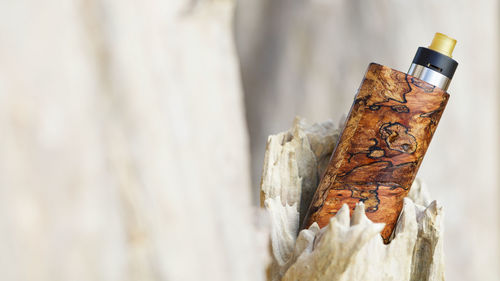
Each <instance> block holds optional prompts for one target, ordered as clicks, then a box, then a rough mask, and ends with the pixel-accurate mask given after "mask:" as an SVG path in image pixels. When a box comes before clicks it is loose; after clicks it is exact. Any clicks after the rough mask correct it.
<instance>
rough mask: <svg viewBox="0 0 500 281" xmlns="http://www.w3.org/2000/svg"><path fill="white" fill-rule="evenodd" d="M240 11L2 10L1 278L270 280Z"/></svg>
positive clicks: (138, 4)
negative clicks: (253, 176)
mask: <svg viewBox="0 0 500 281" xmlns="http://www.w3.org/2000/svg"><path fill="white" fill-rule="evenodd" d="M233 4H234V3H233V2H232V1H222V0H219V1H187V0H186V1H184V0H181V1H148V0H146V1H129V0H125V1H121V0H120V1H115V0H103V1H99V0H90V1H74V0H73V1H55V0H49V1H43V2H40V1H30V0H19V1H14V2H13V1H2V2H1V3H0V62H1V63H0V132H1V137H0V141H1V145H0V155H1V157H0V208H1V211H0V241H1V243H0V279H1V280H6V281H10V280H27V281H28V280H30V281H31V280H38V281H57V280H61V281H68V280H73V281H78V280H95V281H97V280H106V281H111V280H120V281H123V280H140V281H147V280H193V281H194V280H197V281H198V280H214V281H215V280H216V281H221V280H227V281H234V280H248V281H255V280H263V279H264V266H263V264H262V262H261V261H262V260H261V258H262V257H263V254H261V253H266V249H267V246H266V243H259V237H260V236H259V233H258V232H257V230H256V227H255V226H254V220H253V215H252V214H253V211H252V206H251V202H250V199H249V198H250V195H249V172H248V170H249V159H248V141H247V138H248V136H247V132H246V124H245V119H244V114H243V100H242V92H241V87H240V79H239V70H238V62H237V58H236V55H235V49H234V44H233V39H232V38H233V37H232V17H233ZM263 235H265V234H263ZM262 241H263V242H265V240H262ZM243 253H244V254H243Z"/></svg>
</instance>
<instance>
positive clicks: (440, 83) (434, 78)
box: [408, 63, 451, 91]
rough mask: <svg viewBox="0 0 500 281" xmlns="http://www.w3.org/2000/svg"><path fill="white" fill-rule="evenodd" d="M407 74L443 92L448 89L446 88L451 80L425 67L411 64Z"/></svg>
mask: <svg viewBox="0 0 500 281" xmlns="http://www.w3.org/2000/svg"><path fill="white" fill-rule="evenodd" d="M408 74H409V75H411V76H413V77H416V78H418V79H420V80H423V81H425V82H427V83H429V84H431V85H434V86H436V87H439V88H441V89H442V90H443V91H446V90H447V89H448V86H449V85H450V82H451V79H450V78H448V77H446V76H444V75H443V74H441V73H439V72H437V71H435V70H432V69H431V68H428V67H426V66H423V65H420V64H415V63H412V64H411V66H410V69H409V70H408Z"/></svg>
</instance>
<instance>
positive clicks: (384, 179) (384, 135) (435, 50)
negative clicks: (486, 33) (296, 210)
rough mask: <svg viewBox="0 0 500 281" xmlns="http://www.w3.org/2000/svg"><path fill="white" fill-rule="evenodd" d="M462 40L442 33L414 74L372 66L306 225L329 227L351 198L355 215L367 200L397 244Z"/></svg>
mask: <svg viewBox="0 0 500 281" xmlns="http://www.w3.org/2000/svg"><path fill="white" fill-rule="evenodd" d="M455 44H456V40H454V39H452V38H449V37H448V36H446V35H444V34H441V33H436V35H435V36H434V39H433V41H432V43H431V45H430V46H429V48H423V47H420V48H418V50H417V53H416V55H415V58H414V59H413V63H412V64H411V67H410V70H409V71H408V73H403V72H400V71H397V70H394V69H391V68H389V67H386V66H383V65H379V64H375V63H372V64H370V65H369V66H368V70H367V72H366V75H365V77H364V79H363V81H362V83H361V86H360V88H359V90H358V93H357V95H356V97H355V100H354V103H353V105H352V107H351V110H350V112H349V116H348V117H347V120H346V123H345V126H344V128H343V131H342V134H341V136H340V138H339V141H338V143H337V145H336V148H335V150H334V152H333V154H332V156H331V159H330V162H329V164H328V167H327V168H326V170H325V173H324V175H323V177H322V179H321V181H320V184H319V186H318V188H317V190H316V193H315V194H314V197H313V199H312V202H311V205H310V207H309V210H308V212H307V214H306V217H305V219H304V227H309V226H310V225H311V224H312V223H313V222H317V223H318V225H319V226H320V227H323V226H325V225H327V224H328V222H329V220H330V217H332V216H334V215H335V214H336V213H337V211H338V210H339V209H340V208H341V207H342V205H343V204H344V203H345V204H347V205H348V206H349V207H350V209H351V212H352V211H353V210H354V207H355V205H356V203H358V202H363V203H364V204H365V210H366V215H367V217H368V218H370V219H371V220H372V221H374V222H381V223H385V228H384V229H383V230H382V233H381V234H382V238H383V239H384V242H385V243H388V242H389V239H390V236H391V234H392V231H393V228H394V225H395V224H396V221H397V219H398V216H399V213H400V211H401V209H402V207H403V198H404V197H405V196H406V195H407V194H408V192H409V189H410V187H411V184H412V182H413V180H414V179H415V175H416V174H417V171H418V168H419V166H420V164H421V163H422V159H423V157H424V155H425V152H426V150H427V147H428V146H429V143H430V141H431V138H432V135H433V134H434V131H435V130H436V126H437V124H438V122H439V119H440V118H441V114H442V113H443V110H444V108H445V106H446V103H447V101H448V98H449V94H448V93H446V90H447V88H448V85H449V84H450V81H451V79H452V77H453V74H454V72H455V69H456V68H457V65H458V63H457V62H456V61H455V60H453V59H452V58H451V53H452V52H453V48H454V47H455Z"/></svg>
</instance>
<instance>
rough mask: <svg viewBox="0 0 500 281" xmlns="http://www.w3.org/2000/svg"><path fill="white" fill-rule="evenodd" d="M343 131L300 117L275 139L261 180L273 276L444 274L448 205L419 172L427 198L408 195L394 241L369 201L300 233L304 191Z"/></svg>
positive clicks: (355, 279) (419, 188) (418, 189)
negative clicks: (386, 239) (431, 195)
mask: <svg viewBox="0 0 500 281" xmlns="http://www.w3.org/2000/svg"><path fill="white" fill-rule="evenodd" d="M318 128H322V129H321V130H318ZM337 138H338V129H336V128H335V126H334V125H333V124H332V123H331V122H324V123H321V124H315V125H312V126H310V125H307V124H306V123H305V122H304V121H303V120H300V119H296V120H295V122H294V126H293V128H292V129H290V131H288V132H284V133H280V134H277V135H272V136H270V137H269V139H268V145H267V149H266V155H265V162H264V170H263V178H262V186H261V190H262V193H261V196H262V198H261V199H262V200H263V205H264V207H265V209H266V210H267V211H268V213H269V214H270V217H271V245H272V247H271V249H272V254H273V263H272V264H271V265H270V268H269V271H268V273H269V275H268V280H269V281H278V280H283V281H285V280H297V281H299V280H309V281H327V280H328V281H331V280H345V281H347V280H349V281H365V280H372V281H377V280H380V281H382V280H383V281H387V280H394V281H396V280H398V281H401V280H408V281H416V280H419V281H422V280H428V281H431V280H432V281H438V280H439V281H441V280H444V260H443V247H442V245H443V243H442V242H443V237H442V226H441V225H442V217H443V211H442V208H441V207H439V206H438V204H437V203H436V201H433V202H430V201H429V199H428V195H427V192H426V191H425V187H424V185H423V184H422V183H421V181H419V180H417V181H415V182H414V184H413V186H412V189H413V190H412V192H411V193H410V197H411V198H412V199H413V200H414V201H415V202H418V203H421V204H423V206H422V205H419V204H417V203H413V201H412V199H410V198H405V201H404V206H403V210H402V213H401V216H400V218H399V220H398V223H397V225H396V229H395V231H394V234H393V236H394V238H393V240H392V241H391V243H390V244H389V245H385V244H384V243H383V240H382V237H381V235H380V233H381V231H382V229H383V228H384V224H378V223H373V222H372V221H371V220H369V219H368V218H367V217H366V215H365V207H364V204H363V203H359V204H358V205H357V206H356V209H355V210H354V212H353V214H352V217H351V218H349V217H350V214H349V208H348V207H347V205H344V206H343V207H342V208H341V209H340V210H339V212H338V213H337V215H336V216H335V217H332V218H331V220H330V221H329V224H328V225H327V226H326V227H324V228H322V229H321V230H320V228H319V227H318V225H317V224H316V223H314V224H313V225H312V226H311V227H309V229H304V230H302V231H300V233H298V230H299V225H300V217H301V216H300V211H299V208H298V206H299V205H301V201H302V200H306V201H307V200H308V199H310V198H307V196H306V198H302V197H301V194H302V190H303V188H304V189H306V190H307V189H308V185H309V184H308V183H307V182H313V181H316V180H317V179H316V176H317V173H321V172H322V171H323V170H324V167H321V165H319V163H321V162H322V161H321V159H322V158H323V156H324V155H325V154H323V152H326V151H329V150H331V149H332V148H333V146H334V145H335V142H336V140H337ZM318 148H319V149H318ZM326 154H328V153H326ZM304 156H305V157H304ZM300 174H301V175H302V176H299V175H300ZM290 194H293V195H294V196H289V195H290ZM424 206H427V207H424Z"/></svg>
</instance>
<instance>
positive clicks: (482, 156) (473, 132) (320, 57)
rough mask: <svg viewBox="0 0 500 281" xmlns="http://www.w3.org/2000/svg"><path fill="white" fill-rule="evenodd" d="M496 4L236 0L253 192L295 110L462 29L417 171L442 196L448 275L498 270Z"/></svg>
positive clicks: (461, 278)
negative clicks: (272, 142) (270, 143)
mask: <svg viewBox="0 0 500 281" xmlns="http://www.w3.org/2000/svg"><path fill="white" fill-rule="evenodd" d="M499 11H500V8H499V2H498V1H496V0H478V1H456V0H442V1H434V0H421V1H398V0H386V1H370V0H332V1H327V0H297V1H290V0H273V1H268V0H240V1H238V7H237V14H236V15H237V16H236V32H235V34H236V39H237V46H238V52H239V54H240V58H241V60H240V61H241V68H242V78H243V86H244V89H245V99H246V109H247V110H246V114H247V118H248V122H249V131H250V136H251V147H252V159H253V178H254V180H255V182H256V183H255V186H256V188H255V189H256V190H255V194H256V195H257V194H258V192H257V186H258V182H259V180H260V176H261V169H262V162H263V157H264V151H265V140H266V138H267V136H268V135H270V134H274V133H275V132H281V131H284V130H287V129H288V128H289V126H290V125H289V123H290V120H292V119H293V118H294V116H295V115H301V116H303V117H305V118H307V119H308V120H311V121H312V122H320V121H322V120H326V119H333V120H338V118H339V117H340V116H341V115H342V114H346V113H347V111H348V109H349V108H350V106H351V104H352V101H353V98H354V94H355V93H356V90H357V89H358V87H359V85H360V83H361V80H362V78H363V75H364V73H365V71H366V68H367V66H368V64H369V63H370V62H376V63H380V64H384V65H387V66H390V67H392V68H394V69H397V70H400V71H403V72H405V71H406V70H407V69H408V68H409V66H410V63H411V60H412V58H413V56H414V54H415V52H416V50H417V47H418V46H424V47H425V46H428V45H429V44H430V40H431V39H432V36H433V35H434V33H435V32H443V33H445V34H448V35H450V36H452V37H454V38H456V39H457V40H458V42H457V46H456V49H455V51H454V54H453V57H454V58H455V59H456V60H457V61H458V62H459V66H458V69H457V72H456V74H455V77H454V78H453V81H452V83H451V85H450V88H449V91H448V92H449V93H450V100H449V103H448V105H447V107H446V110H445V112H444V114H443V117H442V119H441V121H440V124H439V126H438V128H437V130H436V134H435V135H434V138H433V140H432V143H431V145H430V146H429V150H428V151H427V154H426V156H425V159H424V161H423V162H422V165H421V168H420V171H419V174H418V177H420V178H422V179H425V181H426V182H427V183H428V184H429V186H431V187H432V195H433V197H434V198H435V199H438V200H439V202H441V203H442V204H443V205H444V206H446V217H445V219H444V225H445V229H446V232H445V235H446V239H445V245H444V247H445V251H446V257H447V267H446V270H447V277H448V278H449V280H453V281H468V280H488V281H497V280H499V276H500V265H499V261H500V256H499V253H500V249H499V248H498V245H499V241H500V233H499V227H500V216H499V208H498V204H497V202H498V200H499V198H500V193H499V190H500V186H499V184H500V181H499V179H500V178H499V175H500V160H499V159H500V149H499V148H500V146H499V145H498V144H499V143H500V139H499V136H500V123H499V121H500V119H498V118H499V116H500V95H499V88H498V85H499V84H498V76H499V72H498V70H499V67H498V61H499V60H498V54H499V52H498V51H499V44H498V38H499V34H500V33H499V28H500V25H499V24H498V21H499V17H498V14H499ZM472 194H473V195H472ZM464 225H466V229H467V231H465V230H464ZM464 265H467V266H464Z"/></svg>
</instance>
